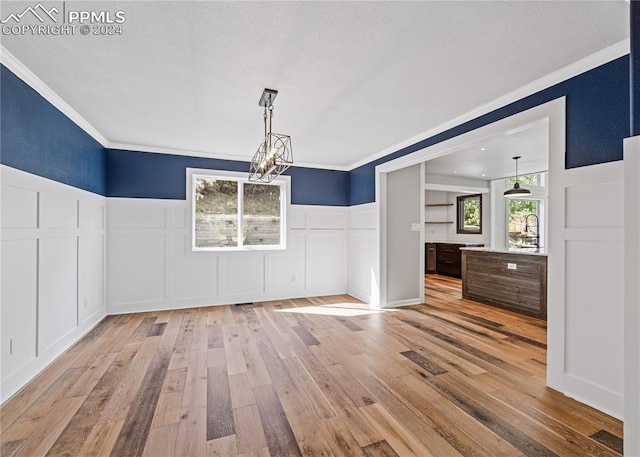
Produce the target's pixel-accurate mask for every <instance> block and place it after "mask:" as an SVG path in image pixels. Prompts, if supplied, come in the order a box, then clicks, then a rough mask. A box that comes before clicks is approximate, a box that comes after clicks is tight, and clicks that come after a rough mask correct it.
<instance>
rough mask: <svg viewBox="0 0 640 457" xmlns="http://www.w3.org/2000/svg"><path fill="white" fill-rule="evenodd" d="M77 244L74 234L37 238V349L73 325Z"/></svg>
mask: <svg viewBox="0 0 640 457" xmlns="http://www.w3.org/2000/svg"><path fill="white" fill-rule="evenodd" d="M77 246H78V244H77V237H66V238H44V239H41V240H40V256H39V262H38V267H39V271H38V280H39V291H38V300H39V305H38V325H39V335H40V338H39V341H38V343H39V349H40V350H43V351H46V350H48V349H49V348H51V346H53V345H54V344H55V343H56V342H58V341H59V340H61V339H62V338H64V337H65V336H66V335H67V334H68V333H69V332H71V331H72V330H73V329H74V328H76V326H77V312H78V309H77V274H78V272H77V258H78V257H77V256H78V254H77ZM3 282H4V280H3Z"/></svg>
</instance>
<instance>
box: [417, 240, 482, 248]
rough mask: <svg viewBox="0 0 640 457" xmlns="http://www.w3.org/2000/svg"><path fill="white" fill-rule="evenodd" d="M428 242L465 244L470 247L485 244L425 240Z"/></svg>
mask: <svg viewBox="0 0 640 457" xmlns="http://www.w3.org/2000/svg"><path fill="white" fill-rule="evenodd" d="M427 243H437V244H464V245H465V246H468V247H473V246H483V243H465V242H464V241H425V244H427ZM461 249H465V248H461Z"/></svg>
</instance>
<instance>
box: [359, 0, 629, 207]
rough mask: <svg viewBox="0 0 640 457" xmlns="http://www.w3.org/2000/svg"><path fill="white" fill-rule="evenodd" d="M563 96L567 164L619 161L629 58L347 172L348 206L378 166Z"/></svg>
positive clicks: (369, 198)
mask: <svg viewBox="0 0 640 457" xmlns="http://www.w3.org/2000/svg"><path fill="white" fill-rule="evenodd" d="M631 3H635V2H631ZM639 58H640V57H639ZM639 84H640V81H639ZM563 96H566V116H567V119H566V131H567V140H566V141H567V143H566V156H565V166H566V167H567V168H576V167H583V166H586V165H594V164H598V163H604V162H612V161H615V160H622V140H623V138H626V137H627V136H628V134H629V123H630V108H629V104H630V97H629V56H624V57H620V58H619V59H616V60H613V61H611V62H608V63H606V64H604V65H601V66H599V67H597V68H594V69H592V70H590V71H587V72H585V73H582V74H580V75H578V76H575V77H573V78H570V79H568V80H566V81H563V82H561V83H558V84H556V85H554V86H551V87H549V88H547V89H544V90H542V91H540V92H537V93H535V94H533V95H530V96H529V97H525V98H523V99H521V100H518V101H516V102H513V103H511V104H509V105H506V106H504V107H502V108H499V109H497V110H494V111H492V112H490V113H487V114H485V115H483V116H480V117H478V118H476V119H473V120H471V121H468V122H466V123H464V124H461V125H458V126H456V127H453V128H451V129H449V130H447V131H445V132H442V133H439V134H437V135H435V136H433V137H430V138H427V139H425V140H422V141H419V142H418V143H415V144H413V145H411V146H407V147H405V148H403V149H400V150H399V151H396V152H394V153H392V154H389V155H387V156H385V157H382V158H380V159H378V160H375V161H373V162H369V163H367V164H365V165H362V166H360V167H358V168H355V169H353V170H351V171H350V172H349V184H350V186H349V205H359V204H362V203H369V202H373V201H375V167H376V166H377V165H380V164H382V163H385V162H388V161H390V160H393V159H396V158H398V157H402V156H404V155H407V154H410V153H412V152H415V151H418V150H420V149H424V148H426V147H429V146H433V145H434V144H437V143H440V142H442V141H445V140H448V139H451V138H454V137H456V136H458V135H461V134H463V133H467V132H470V131H472V130H475V129H477V128H478V127H483V126H485V125H488V124H491V123H492V122H496V121H498V120H500V119H504V118H506V117H509V116H512V115H514V114H517V113H519V112H522V111H525V110H528V109H530V108H533V107H535V106H537V105H541V104H543V103H546V102H549V101H551V100H554V99H556V98H559V97H563ZM636 109H640V107H636ZM638 122H639V123H640V118H639V119H638Z"/></svg>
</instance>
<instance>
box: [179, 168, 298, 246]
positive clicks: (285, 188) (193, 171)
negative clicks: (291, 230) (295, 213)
mask: <svg viewBox="0 0 640 457" xmlns="http://www.w3.org/2000/svg"><path fill="white" fill-rule="evenodd" d="M186 172H187V183H186V187H187V204H188V206H189V210H188V211H189V227H188V233H189V251H191V252H194V253H202V252H209V253H216V252H255V251H282V250H286V248H287V214H288V212H289V209H290V207H291V177H290V176H282V175H281V176H278V177H277V178H275V179H274V180H273V181H271V183H270V184H272V185H279V186H280V204H281V218H280V240H281V242H280V244H279V245H268V246H238V247H218V248H216V247H210V248H199V247H196V245H195V230H196V227H195V219H196V213H195V201H194V194H195V178H196V177H203V178H217V179H224V180H228V181H238V182H243V183H252V182H250V181H249V179H248V177H249V173H248V172H246V173H242V172H237V171H221V170H210V169H206V168H187V169H186ZM256 184H260V183H256ZM238 215H239V216H240V220H239V221H238V240H240V239H241V230H242V220H241V218H242V198H241V195H240V192H238Z"/></svg>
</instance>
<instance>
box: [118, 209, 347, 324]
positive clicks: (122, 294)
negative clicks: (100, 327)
mask: <svg viewBox="0 0 640 457" xmlns="http://www.w3.org/2000/svg"><path fill="white" fill-rule="evenodd" d="M108 214H109V216H108V220H109V230H108V247H109V252H108V280H107V283H108V284H109V290H108V294H107V310H108V313H109V314H119V313H130V312H139V311H148V310H159V309H173V308H184V307H191V306H205V305H217V304H233V303H245V302H253V301H264V300H276V299H285V298H294V297H304V296H318V295H333V294H344V293H346V292H347V282H348V281H347V274H348V268H347V256H348V249H347V242H348V236H347V223H348V209H347V208H344V207H328V206H303V205H290V206H289V207H288V212H287V218H286V220H287V248H286V250H271V251H248V252H238V251H235V252H234V251H220V252H192V251H191V249H190V245H189V226H190V225H189V207H188V203H187V201H184V200H154V199H127V198H109V199H108Z"/></svg>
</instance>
